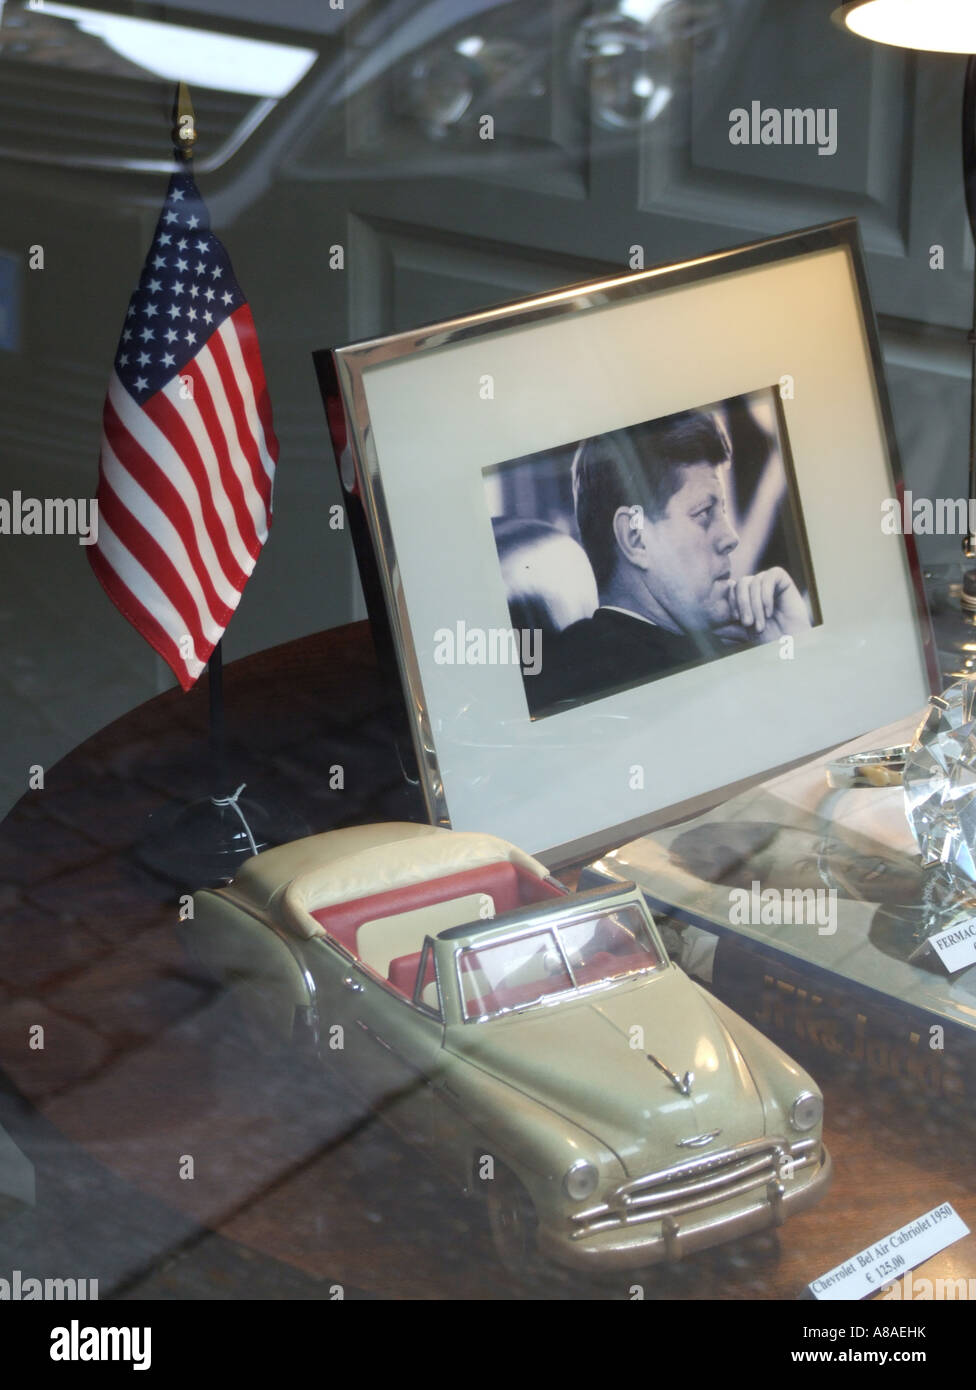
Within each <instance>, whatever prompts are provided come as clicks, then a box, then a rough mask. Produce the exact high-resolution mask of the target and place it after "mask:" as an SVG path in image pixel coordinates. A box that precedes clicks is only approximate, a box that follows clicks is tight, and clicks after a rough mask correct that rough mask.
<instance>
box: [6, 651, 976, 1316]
mask: <svg viewBox="0 0 976 1390" xmlns="http://www.w3.org/2000/svg"><path fill="white" fill-rule="evenodd" d="M202 684H204V685H205V682H204V683H202ZM225 692H226V706H227V720H228V730H229V735H230V739H231V749H232V753H233V757H232V770H233V772H234V779H233V780H234V785H236V784H237V782H241V781H247V782H248V784H249V792H253V793H255V794H257V795H259V794H260V792H261V790H262V789H264V790H267V791H271V792H273V793H274V795H275V796H276V797H277V798H278V800H280V801H282V802H284V803H286V804H287V805H289V806H290V807H291V808H292V809H293V810H294V811H296V812H297V813H298V814H299V815H301V816H302V817H304V819H305V820H306V822H307V824H308V826H309V828H310V829H311V830H324V829H328V828H331V827H333V826H335V825H338V824H343V823H350V822H352V821H356V820H359V821H366V820H381V819H404V818H409V817H413V818H419V803H418V802H417V799H416V795H415V793H413V792H412V791H411V789H410V788H407V787H406V786H405V784H404V782H403V778H402V774H401V772H400V768H399V763H398V761H397V758H396V756H395V753H394V750H393V746H392V742H391V737H390V733H389V698H388V692H385V691H384V689H383V687H382V684H381V681H380V679H379V676H378V674H377V669H376V663H375V658H374V654H373V649H372V644H371V642H370V639H369V635H368V629H367V627H366V625H365V624H355V625H351V626H349V627H345V628H340V629H336V630H333V631H330V632H327V633H323V634H320V635H318V636H316V637H312V638H307V639H303V640H302V641H298V642H293V643H289V644H287V645H285V646H282V647H278V648H275V649H273V650H271V651H266V652H262V653H261V654H259V655H258V656H254V657H250V658H248V659H246V660H244V661H238V662H234V663H233V664H231V665H230V666H229V667H228V668H227V671H226V675H225ZM206 703H207V699H206V691H205V690H203V689H201V690H199V691H195V692H193V693H191V694H190V695H186V696H184V695H182V694H181V693H179V692H177V691H173V692H170V693H167V694H165V695H162V696H159V697H158V698H157V699H155V700H152V701H149V702H148V703H147V704H145V705H143V706H141V707H140V708H138V709H136V710H133V711H132V712H131V713H129V714H128V715H126V716H125V717H124V718H122V719H119V720H117V721H116V722H115V723H114V724H112V725H110V726H109V727H108V728H106V729H104V730H103V731H102V732H101V733H99V734H98V735H96V736H95V737H94V738H92V739H89V740H88V741H87V742H86V743H85V744H83V745H82V746H81V747H79V748H78V749H76V750H75V751H74V752H73V753H72V754H71V755H70V756H69V757H67V758H65V759H64V760H63V761H62V762H61V763H59V764H58V765H57V766H56V767H54V768H52V769H50V770H49V771H48V772H47V773H46V776H45V785H44V788H43V789H42V790H37V791H32V792H30V793H28V794H27V795H26V796H25V797H24V798H23V799H22V800H21V801H20V803H19V804H18V805H17V807H16V808H15V809H14V811H13V812H12V813H11V815H10V816H9V817H8V818H7V819H6V821H4V823H3V825H2V826H0V882H2V883H4V884H7V885H8V886H7V887H4V888H3V889H0V907H2V909H3V910H2V926H0V1069H2V1071H3V1073H4V1074H5V1075H6V1077H7V1078H8V1080H9V1082H10V1083H12V1086H13V1087H14V1088H16V1092H11V1090H10V1088H9V1087H8V1089H7V1092H6V1093H5V1103H4V1106H3V1108H2V1109H0V1124H3V1126H4V1127H5V1128H7V1129H8V1130H9V1131H10V1132H11V1133H12V1134H13V1137H14V1139H15V1140H16V1141H17V1142H18V1143H20V1144H21V1146H22V1147H23V1148H24V1149H25V1151H26V1152H27V1153H28V1155H29V1156H30V1157H32V1158H33V1159H35V1161H36V1162H37V1164H38V1167H39V1171H40V1170H43V1168H44V1164H45V1162H46V1161H47V1158H46V1157H45V1156H48V1157H49V1156H50V1155H51V1154H53V1153H55V1152H57V1153H58V1154H59V1160H58V1161H59V1163H60V1165H61V1167H60V1168H59V1170H58V1171H59V1173H60V1174H61V1177H59V1179H58V1182H53V1181H51V1182H48V1183H47V1186H46V1187H45V1185H44V1184H39V1193H38V1205H37V1213H36V1216H35V1218H34V1219H35V1225H38V1223H39V1224H40V1225H41V1226H43V1221H44V1219H45V1212H46V1211H47V1208H45V1203H48V1204H49V1206H50V1204H52V1203H53V1204H54V1205H53V1207H51V1211H47V1221H48V1224H47V1227H45V1228H44V1229H45V1230H46V1231H47V1236H46V1239H47V1241H48V1243H49V1245H50V1246H51V1247H52V1249H54V1248H55V1247H57V1248H61V1247H60V1246H59V1245H58V1242H59V1241H60V1240H61V1236H62V1234H63V1232H62V1225H65V1226H66V1227H69V1226H70V1227H71V1229H72V1230H73V1229H74V1227H73V1226H72V1223H78V1222H82V1224H83V1223H84V1219H85V1217H84V1213H85V1211H86V1209H88V1208H89V1207H91V1209H92V1210H96V1209H97V1210H99V1211H103V1212H104V1211H105V1210H108V1209H112V1210H114V1211H115V1212H116V1213H117V1218H118V1219H117V1221H116V1222H115V1226H116V1228H117V1229H116V1236H115V1239H114V1244H112V1243H111V1242H110V1241H108V1238H107V1237H104V1234H103V1238H102V1246H101V1248H98V1247H97V1237H95V1236H92V1237H91V1239H92V1240H96V1250H97V1253H93V1254H92V1256H91V1263H92V1264H93V1266H97V1269H94V1270H93V1272H95V1273H97V1274H98V1276H99V1277H100V1279H101V1281H102V1282H101V1297H103V1298H104V1297H107V1296H109V1294H110V1293H111V1292H113V1291H114V1292H116V1293H118V1294H121V1295H125V1294H126V1293H128V1294H129V1295H130V1296H135V1297H140V1296H149V1294H150V1293H151V1294H152V1295H153V1296H165V1297H175V1298H180V1297H211V1298H218V1297H233V1298H244V1297H248V1296H263V1297H268V1296H270V1297H323V1298H328V1297H330V1296H334V1294H335V1291H336V1288H337V1287H338V1286H341V1288H342V1290H343V1292H344V1293H345V1295H346V1296H347V1297H349V1296H353V1295H355V1294H356V1293H357V1292H359V1293H363V1294H366V1295H373V1296H379V1297H399V1298H403V1297H412V1298H417V1297H419V1298H459V1297H460V1298H472V1299H476V1298H506V1297H529V1298H533V1297H534V1298H574V1299H576V1298H596V1299H614V1298H617V1299H629V1298H633V1297H634V1296H635V1288H636V1287H637V1286H639V1289H640V1291H641V1293H642V1294H643V1296H644V1297H645V1298H654V1299H660V1298H668V1299H703V1298H705V1299H756V1298H764V1299H768V1298H780V1299H795V1298H798V1297H800V1296H802V1294H803V1290H804V1288H805V1286H806V1285H807V1284H808V1282H809V1281H810V1280H812V1279H814V1278H816V1277H817V1276H818V1275H820V1274H823V1273H825V1272H826V1271H827V1270H829V1269H831V1268H832V1267H833V1266H835V1265H837V1264H839V1263H840V1262H841V1261H843V1260H845V1259H847V1258H849V1257H850V1256H851V1255H853V1254H854V1253H855V1252H856V1251H858V1250H860V1249H862V1248H863V1247H865V1246H867V1245H869V1244H870V1243H872V1242H873V1241H875V1240H878V1239H880V1238H882V1237H884V1236H886V1235H887V1234H888V1233H889V1232H891V1231H892V1230H894V1229H895V1228H897V1227H899V1226H901V1225H903V1224H904V1223H906V1222H908V1221H910V1220H912V1219H914V1218H916V1217H917V1216H919V1215H921V1214H922V1213H923V1212H925V1211H927V1210H929V1209H930V1208H933V1207H936V1206H938V1205H939V1204H940V1203H943V1202H946V1201H949V1202H952V1203H953V1204H954V1205H955V1207H956V1209H957V1211H958V1212H959V1213H960V1215H961V1216H962V1217H963V1219H964V1220H966V1222H967V1224H969V1225H971V1226H973V1227H974V1228H976V1172H974V1166H973V1162H972V1152H973V1128H974V1125H973V1118H972V1117H971V1116H970V1115H969V1114H968V1113H967V1112H960V1111H958V1110H953V1109H951V1108H948V1107H947V1106H945V1105H944V1103H940V1102H937V1101H936V1099H935V1098H934V1097H932V1096H930V1095H927V1094H925V1093H924V1092H923V1091H921V1090H920V1089H919V1088H918V1087H917V1086H914V1087H904V1086H899V1085H897V1084H895V1083H892V1084H881V1083H879V1082H878V1081H876V1080H871V1079H869V1078H867V1077H866V1076H865V1075H864V1073H863V1072H861V1071H859V1070H858V1069H857V1067H856V1066H853V1065H852V1064H848V1069H845V1066H844V1064H842V1063H834V1062H831V1061H830V1059H825V1058H824V1056H823V1054H821V1053H819V1052H818V1053H816V1054H815V1055H812V1056H811V1055H804V1053H803V1052H802V1044H801V1043H799V1042H798V1044H797V1046H796V1047H795V1048H794V1049H793V1051H794V1055H796V1056H797V1060H799V1061H801V1062H802V1063H803V1064H804V1065H806V1066H808V1067H809V1069H810V1070H811V1071H812V1072H813V1074H814V1075H815V1076H816V1077H817V1079H818V1081H819V1082H820V1083H821V1084H822V1086H823V1089H824V1093H825V1101H826V1116H827V1120H826V1138H827V1143H828V1145H829V1147H830V1150H831V1152H832V1155H833V1159H834V1165H835V1174H836V1176H835V1181H834V1185H833V1188H832V1190H831V1192H830V1193H829V1194H828V1195H827V1197H826V1198H825V1199H824V1200H823V1202H822V1203H821V1204H820V1205H819V1206H818V1207H816V1208H815V1209H814V1210H812V1211H810V1212H808V1213H805V1214H803V1215H801V1216H798V1217H794V1218H792V1219H791V1220H790V1221H789V1222H788V1223H787V1224H786V1226H785V1227H783V1228H782V1229H781V1230H779V1231H773V1232H770V1233H763V1234H761V1235H758V1236H755V1237H751V1238H749V1239H746V1240H740V1241H735V1242H732V1243H730V1244H728V1245H725V1246H721V1247H719V1248H717V1249H715V1250H713V1251H709V1252H706V1253H704V1254H702V1255H698V1256H695V1257H693V1258H689V1259H687V1260H686V1261H685V1262H683V1263H681V1264H679V1265H677V1266H675V1267H670V1268H667V1269H662V1268H660V1267H658V1268H656V1269H651V1270H646V1271H640V1272H637V1273H634V1274H630V1273H627V1274H621V1275H614V1276H612V1277H607V1278H603V1279H600V1280H592V1279H587V1278H583V1277H581V1276H579V1275H576V1274H569V1273H562V1272H561V1271H559V1270H556V1269H552V1270H548V1271H547V1272H546V1273H545V1274H544V1275H542V1276H539V1277H538V1278H536V1279H534V1280H533V1281H532V1282H529V1283H519V1282H518V1281H513V1279H512V1278H511V1277H510V1276H508V1275H506V1274H505V1273H504V1272H503V1271H502V1270H501V1268H500V1267H499V1266H498V1264H497V1263H496V1261H495V1259H494V1256H493V1253H492V1249H491V1245H490V1241H489V1237H488V1233H487V1228H486V1223H485V1221H484V1218H483V1214H482V1211H481V1209H480V1207H478V1206H476V1205H475V1204H473V1203H470V1202H468V1201H467V1200H466V1199H464V1198H463V1197H462V1196H461V1195H459V1194H457V1193H455V1192H453V1191H451V1190H449V1189H447V1188H445V1184H444V1181H443V1180H442V1178H441V1176H440V1174H439V1173H438V1172H436V1171H434V1170H433V1169H431V1168H429V1167H428V1166H427V1164H426V1162H425V1160H422V1159H421V1158H420V1157H419V1156H417V1155H415V1154H414V1153H413V1152H412V1151H411V1150H409V1149H408V1148H406V1147H405V1146H404V1145H403V1144H401V1142H400V1141H399V1140H398V1139H397V1138H396V1137H394V1136H393V1135H392V1134H391V1133H390V1132H389V1131H388V1130H387V1129H386V1128H385V1127H384V1126H383V1125H382V1123H380V1122H378V1121H377V1120H376V1119H375V1117H372V1116H370V1115H369V1114H368V1113H364V1112H363V1110H362V1109H361V1108H360V1107H358V1106H357V1103H356V1102H355V1101H354V1100H352V1099H351V1098H350V1097H347V1096H345V1095H339V1094H334V1093H332V1092H331V1091H330V1090H329V1088H328V1087H327V1086H326V1085H325V1084H324V1083H323V1078H322V1074H321V1073H319V1072H311V1071H309V1070H308V1069H307V1068H306V1067H296V1068H291V1069H288V1070H287V1071H284V1072H283V1071H282V1070H281V1068H280V1066H278V1065H274V1064H272V1063H270V1062H267V1063H266V1062H264V1061H262V1060H261V1059H260V1058H256V1057H255V1055H254V1052H253V1050H252V1049H251V1047H250V1045H249V1041H248V1039H247V1037H246V1034H245V1033H244V1031H243V1029H242V1027H241V1026H240V1024H239V1021H238V1019H237V1015H236V1012H235V1011H234V1009H233V1007H232V1005H231V1004H230V1003H229V1001H228V1000H227V999H226V998H225V997H224V996H223V995H222V994H221V993H220V992H219V991H218V990H217V989H216V988H215V986H214V985H213V984H212V982H211V981H210V980H209V979H207V978H206V976H205V975H204V974H203V972H202V971H201V970H200V969H198V968H197V967H196V966H195V965H194V964H193V962H192V961H191V960H190V959H189V958H188V957H187V955H186V953H185V951H184V949H183V947H182V945H181V942H180V938H179V934H178V928H179V925H180V922H179V915H180V905H179V904H180V894H181V892H189V891H191V890H192V889H193V887H195V886H196V885H194V884H192V883H189V884H186V885H183V886H182V887H181V885H178V884H174V883H167V882H165V881H163V880H162V879H161V878H159V877H157V876H155V875H154V874H152V873H151V872H149V871H148V870H147V869H146V868H145V867H144V866H143V865H142V864H141V863H140V862H139V860H138V859H137V858H136V856H135V855H134V853H133V850H134V846H135V845H136V844H137V842H138V841H139V839H140V837H141V836H142V834H143V833H144V830H145V824H146V818H147V816H149V815H150V814H156V815H158V814H159V813H160V812H163V811H165V808H166V807H167V806H170V805H172V804H173V803H174V802H175V801H178V800H181V799H191V798H193V797H195V796H200V795H204V794H209V793H210V792H211V790H212V788H211V786H210V785H209V784H208V779H207V772H208V763H207V757H206ZM336 764H341V765H342V766H343V768H344V787H343V789H342V790H341V791H340V790H333V789H331V788H330V775H329V774H330V769H331V768H333V767H334V766H335V765H336ZM564 877H566V875H564ZM37 1025H40V1026H41V1027H42V1028H43V1030H44V1031H43V1043H44V1045H43V1048H37V1047H33V1048H32V1047H31V1045H30V1039H31V1037H34V1039H35V1040H36V1038H37V1036H38V1035H37V1033H36V1028H37ZM32 1029H33V1030H35V1032H34V1033H32V1032H31V1030H32ZM32 1146H33V1151H32ZM65 1173H67V1174H68V1175H69V1177H68V1178H65V1177H64V1174H65ZM70 1181H75V1182H76V1184H79V1185H80V1188H81V1191H80V1192H79V1193H76V1194H75V1195H76V1197H77V1200H76V1201H74V1202H73V1204H72V1203H69V1204H68V1205H67V1207H66V1208H65V1210H66V1211H69V1212H70V1213H71V1215H70V1217H69V1216H68V1215H65V1216H64V1217H63V1219H62V1217H61V1216H60V1215H57V1214H55V1215H52V1214H51V1212H52V1211H55V1209H56V1208H57V1202H58V1200H60V1198H59V1197H58V1193H59V1192H60V1190H61V1186H62V1185H63V1183H64V1182H68V1183H69V1185H70ZM86 1184H88V1185H89V1187H90V1191H89V1188H86V1186H85V1185H86ZM86 1193H87V1194H88V1197H89V1198H90V1200H83V1199H85V1197H86ZM99 1203H101V1206H99ZM0 1217H2V1210H0ZM100 1220H102V1222H103V1232H104V1223H105V1220H106V1218H105V1217H104V1215H103V1216H102V1217H101V1218H100ZM109 1224H110V1225H111V1224H112V1223H111V1222H109ZM9 1229H13V1228H12V1227H11V1228H9ZM18 1229H19V1228H18ZM4 1230H5V1223H4V1221H3V1220H2V1219H0V1246H2V1244H3V1239H4ZM24 1239H26V1237H24ZM207 1241H210V1242H211V1244H210V1246H209V1247H208V1246H207ZM214 1241H216V1242H218V1245H217V1246H215V1245H214V1244H213V1242H214ZM64 1242H65V1243H64V1247H63V1248H64V1249H68V1248H69V1246H70V1241H69V1239H68V1235H67V1234H66V1233H64ZM201 1243H202V1247H201ZM20 1248H23V1247H20ZM71 1248H72V1249H74V1248H80V1249H88V1248H89V1246H85V1245H83V1244H81V1245H78V1244H76V1246H72V1247H71ZM192 1248H197V1249H200V1248H205V1249H206V1248H209V1249H210V1250H211V1251H214V1250H217V1249H219V1250H222V1251H224V1252H226V1251H227V1250H232V1251H233V1258H232V1259H230V1258H225V1257H223V1256H222V1257H221V1258H217V1257H216V1256H215V1257H214V1258H213V1259H212V1260H211V1261H210V1262H209V1263H208V1262H207V1261H206V1260H204V1261H202V1262H201V1261H197V1262H196V1263H195V1264H188V1263H187V1262H186V1259H185V1254H186V1251H187V1250H188V1249H192ZM43 1253H44V1252H43V1251H41V1250H40V1247H36V1248H35V1255H36V1258H37V1259H41V1258H42V1256H43ZM51 1263H52V1271H53V1272H55V1273H57V1272H58V1271H57V1269H56V1263H57V1261H56V1258H55V1255H54V1254H52V1256H51ZM201 1270H203V1273H202V1274H201ZM0 1272H2V1271H0ZM64 1272H65V1271H64V1270H61V1273H64ZM67 1272H68V1273H72V1272H74V1273H78V1274H80V1273H82V1272H83V1271H81V1270H75V1271H71V1270H68V1271H67ZM923 1276H924V1277H926V1278H929V1279H933V1280H934V1279H938V1278H942V1279H949V1278H952V1279H964V1280H974V1281H976V1237H973V1236H970V1237H967V1238H965V1239H964V1240H962V1241H959V1242H958V1243H956V1244H955V1245H953V1246H951V1247H949V1249H947V1250H946V1251H944V1252H943V1253H942V1254H940V1255H938V1256H936V1257H935V1258H933V1259H932V1260H930V1261H929V1262H928V1263H927V1264H926V1265H925V1266H924V1267H922V1268H920V1269H918V1270H917V1271H916V1276H915V1277H916V1278H921V1277H923ZM969 1289H970V1291H972V1290H973V1289H976V1282H973V1283H972V1284H970V1285H969Z"/></svg>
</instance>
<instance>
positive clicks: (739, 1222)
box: [539, 1147, 833, 1270]
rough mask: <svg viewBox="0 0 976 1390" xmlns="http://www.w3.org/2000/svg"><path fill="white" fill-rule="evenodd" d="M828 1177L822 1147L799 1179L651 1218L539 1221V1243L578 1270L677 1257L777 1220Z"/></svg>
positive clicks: (818, 1191)
mask: <svg viewBox="0 0 976 1390" xmlns="http://www.w3.org/2000/svg"><path fill="white" fill-rule="evenodd" d="M832 1176H833V1164H832V1161H831V1158H830V1154H829V1153H828V1152H827V1150H826V1148H823V1147H821V1149H820V1158H819V1163H818V1164H817V1167H816V1168H815V1170H814V1171H813V1172H812V1173H804V1175H803V1177H802V1179H800V1180H789V1179H788V1180H787V1181H786V1182H776V1181H775V1180H770V1181H768V1182H766V1183H765V1184H764V1185H763V1186H762V1187H759V1188H757V1189H756V1190H754V1191H752V1192H749V1193H748V1194H746V1195H744V1196H741V1197H728V1198H725V1199H724V1200H719V1201H716V1202H714V1203H703V1204H702V1205H700V1206H698V1207H697V1209H695V1210H691V1211H687V1212H682V1213H680V1214H676V1215H667V1216H663V1217H657V1218H652V1217H648V1216H647V1215H645V1214H644V1213H641V1212H635V1213H632V1214H630V1215H628V1216H625V1217H623V1218H622V1219H621V1220H618V1221H617V1222H616V1224H614V1225H612V1226H610V1227H609V1228H607V1229H596V1230H586V1229H583V1230H580V1229H578V1228H577V1229H576V1230H572V1229H571V1228H570V1229H562V1230H555V1229H553V1228H552V1227H547V1226H546V1225H540V1229H539V1248H540V1250H541V1251H542V1253H543V1254H544V1255H546V1256H547V1257H548V1258H549V1259H552V1260H555V1261H556V1262H558V1263H559V1264H563V1265H569V1266H571V1267H573V1268H576V1269H593V1270H602V1269H608V1270H613V1269H635V1268H641V1267H643V1266H648V1265H653V1264H658V1263H660V1262H661V1261H662V1260H677V1259H680V1258H681V1257H682V1256H684V1255H688V1254H691V1253H693V1252H694V1251H696V1250H704V1249H707V1248H708V1247H709V1246H711V1245H718V1244H721V1243H722V1242H724V1241H727V1240H734V1239H736V1238H737V1237H740V1236H745V1235H751V1234H752V1233H753V1232H755V1231H762V1230H765V1229H767V1228H768V1227H770V1226H778V1225H781V1224H782V1222H784V1221H785V1220H786V1218H787V1217H788V1216H792V1215H794V1214H796V1213H797V1212H801V1211H805V1210H806V1209H807V1208H808V1207H811V1206H813V1205H814V1204H815V1203H816V1202H818V1201H819V1200H820V1198H821V1197H823V1195H824V1194H825V1192H826V1190H827V1188H828V1186H829V1184H830V1181H831V1178H832Z"/></svg>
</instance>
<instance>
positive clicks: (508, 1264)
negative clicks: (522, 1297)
mask: <svg viewBox="0 0 976 1390" xmlns="http://www.w3.org/2000/svg"><path fill="white" fill-rule="evenodd" d="M486 1200H487V1203H488V1225H489V1228H490V1230H491V1239H492V1243H493V1244H494V1247H495V1254H496V1255H497V1256H498V1259H499V1261H500V1263H501V1264H502V1266H503V1267H504V1268H505V1269H506V1270H508V1272H509V1274H515V1275H520V1276H522V1277H525V1276H526V1275H527V1274H531V1273H532V1271H533V1270H534V1269H535V1268H536V1267H537V1265H538V1263H539V1254H538V1246H537V1244H536V1234H537V1232H538V1229H539V1221H538V1217H537V1216H536V1212H535V1207H534V1206H533V1205H532V1198H531V1197H530V1196H529V1194H528V1193H527V1192H526V1190H525V1188H524V1187H523V1186H522V1184H521V1183H520V1182H519V1180H518V1178H517V1177H516V1176H515V1174H514V1173H511V1172H509V1171H508V1169H500V1170H499V1171H498V1172H497V1174H496V1175H495V1177H494V1179H493V1180H492V1190H491V1192H490V1194H489V1195H488V1196H487V1198H486Z"/></svg>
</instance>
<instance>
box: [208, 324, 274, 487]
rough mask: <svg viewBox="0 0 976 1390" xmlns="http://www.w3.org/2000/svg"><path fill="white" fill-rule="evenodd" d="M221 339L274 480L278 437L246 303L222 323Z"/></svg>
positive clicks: (253, 431) (251, 428)
mask: <svg viewBox="0 0 976 1390" xmlns="http://www.w3.org/2000/svg"><path fill="white" fill-rule="evenodd" d="M220 338H221V341H222V343H223V345H224V347H225V348H226V349H227V355H228V357H229V358H230V363H231V366H232V367H233V369H234V375H235V377H236V378H237V382H238V384H239V386H240V388H241V393H242V395H243V398H244V408H245V410H246V412H247V423H248V428H249V429H250V430H251V432H252V434H253V435H254V438H255V440H256V441H257V445H258V450H259V452H260V456H261V464H262V466H263V468H264V471H265V473H267V475H268V482H269V483H271V481H272V479H273V478H274V471H275V460H276V459H277V457H278V440H277V438H276V437H275V432H274V428H273V427H272V424H271V403H270V401H269V399H268V392H267V389H266V387H265V384H264V372H263V371H261V370H260V367H261V355H260V353H259V351H258V335H257V333H256V332H255V328H254V320H253V319H252V317H251V311H250V309H249V308H248V307H247V305H246V304H245V305H243V307H242V308H240V309H238V310H237V312H236V313H235V314H233V315H232V316H231V317H230V318H229V319H228V321H227V323H225V324H224V325H223V327H222V328H221V329H220Z"/></svg>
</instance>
